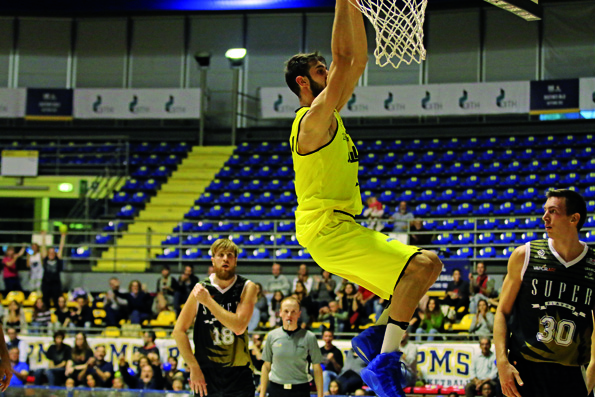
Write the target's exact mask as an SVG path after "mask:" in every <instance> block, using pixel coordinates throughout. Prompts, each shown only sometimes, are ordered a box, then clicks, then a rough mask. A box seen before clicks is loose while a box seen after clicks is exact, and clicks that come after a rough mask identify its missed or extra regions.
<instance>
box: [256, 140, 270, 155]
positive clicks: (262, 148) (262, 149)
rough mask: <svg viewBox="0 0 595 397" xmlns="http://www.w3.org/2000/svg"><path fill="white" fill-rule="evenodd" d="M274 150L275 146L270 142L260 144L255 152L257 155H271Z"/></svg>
mask: <svg viewBox="0 0 595 397" xmlns="http://www.w3.org/2000/svg"><path fill="white" fill-rule="evenodd" d="M272 150H273V145H271V144H270V143H269V142H266V141H265V142H261V143H260V144H258V145H256V147H255V148H254V151H255V152H256V153H270V152H271V151H272Z"/></svg>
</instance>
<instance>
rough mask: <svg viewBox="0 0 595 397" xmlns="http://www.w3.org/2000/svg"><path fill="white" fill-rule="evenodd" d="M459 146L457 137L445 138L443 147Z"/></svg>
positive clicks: (456, 147)
mask: <svg viewBox="0 0 595 397" xmlns="http://www.w3.org/2000/svg"><path fill="white" fill-rule="evenodd" d="M460 146H461V143H460V140H459V138H450V139H446V140H445V142H444V147H445V148H446V149H459V148H460Z"/></svg>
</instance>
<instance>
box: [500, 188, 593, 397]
mask: <svg viewBox="0 0 595 397" xmlns="http://www.w3.org/2000/svg"><path fill="white" fill-rule="evenodd" d="M544 210H545V213H544V215H543V221H544V222H545V230H546V232H547V234H548V237H549V238H548V239H547V240H535V241H531V242H529V243H527V244H525V245H523V246H520V247H518V248H517V249H515V250H514V251H513V253H512V255H510V259H509V260H508V274H507V275H506V278H505V279H504V284H503V286H502V294H501V295H500V303H499V305H498V311H497V312H496V318H495V320H494V341H495V344H496V360H497V363H498V373H499V374H500V384H501V385H502V392H503V394H504V395H506V396H509V397H519V396H522V397H560V396H573V397H574V396H576V397H579V396H587V395H588V394H589V393H591V391H592V390H593V385H594V383H595V350H593V349H595V344H593V343H592V337H593V314H592V313H593V308H594V306H595V296H593V295H594V294H593V292H594V291H595V251H593V250H592V249H590V248H589V247H587V245H586V244H585V243H584V242H582V241H580V240H579V234H578V233H579V230H580V229H581V227H582V226H583V224H584V223H585V219H586V215H587V206H586V204H585V200H584V199H583V198H582V197H581V196H580V195H579V194H578V193H576V192H574V191H571V190H563V189H561V190H551V191H549V192H548V193H547V201H546V203H545V206H544ZM589 361H590V362H591V363H590V364H589V367H588V369H587V376H586V383H585V378H584V377H583V372H582V368H581V367H582V366H584V365H586V364H588V363H589Z"/></svg>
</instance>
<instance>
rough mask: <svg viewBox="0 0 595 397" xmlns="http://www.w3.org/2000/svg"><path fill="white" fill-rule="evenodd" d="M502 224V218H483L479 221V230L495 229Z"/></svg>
mask: <svg viewBox="0 0 595 397" xmlns="http://www.w3.org/2000/svg"><path fill="white" fill-rule="evenodd" d="M499 225H500V220H498V219H495V218H488V219H483V220H480V221H478V222H477V229H478V230H493V229H496V228H497V227H498V226H499Z"/></svg>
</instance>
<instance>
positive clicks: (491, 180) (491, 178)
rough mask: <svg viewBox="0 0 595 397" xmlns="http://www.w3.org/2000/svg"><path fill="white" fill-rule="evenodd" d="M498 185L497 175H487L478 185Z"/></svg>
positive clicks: (498, 178)
mask: <svg viewBox="0 0 595 397" xmlns="http://www.w3.org/2000/svg"><path fill="white" fill-rule="evenodd" d="M498 185H500V177H499V176H498V175H488V176H487V177H486V178H485V179H483V180H482V181H481V183H480V186H484V187H492V186H498Z"/></svg>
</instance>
